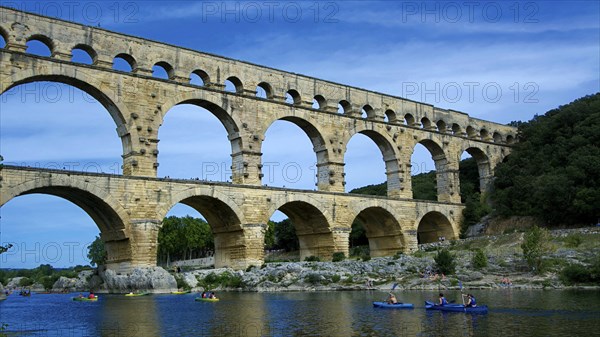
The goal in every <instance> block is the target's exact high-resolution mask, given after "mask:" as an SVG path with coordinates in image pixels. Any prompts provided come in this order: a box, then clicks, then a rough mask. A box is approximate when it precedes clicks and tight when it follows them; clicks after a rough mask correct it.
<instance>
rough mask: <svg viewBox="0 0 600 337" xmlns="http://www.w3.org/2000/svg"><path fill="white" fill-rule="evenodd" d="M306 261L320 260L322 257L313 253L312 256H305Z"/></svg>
mask: <svg viewBox="0 0 600 337" xmlns="http://www.w3.org/2000/svg"><path fill="white" fill-rule="evenodd" d="M304 261H306V262H320V261H321V259H320V258H319V257H318V256H314V255H311V256H307V257H305V258H304Z"/></svg>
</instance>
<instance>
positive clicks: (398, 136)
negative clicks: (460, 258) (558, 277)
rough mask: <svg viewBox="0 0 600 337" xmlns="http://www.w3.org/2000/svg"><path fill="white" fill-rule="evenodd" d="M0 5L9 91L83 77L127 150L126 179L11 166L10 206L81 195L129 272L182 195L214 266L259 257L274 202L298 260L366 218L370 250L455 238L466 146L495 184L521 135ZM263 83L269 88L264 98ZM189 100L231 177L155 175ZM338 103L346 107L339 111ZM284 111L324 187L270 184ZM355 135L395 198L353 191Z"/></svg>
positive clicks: (2, 77) (2, 73)
mask: <svg viewBox="0 0 600 337" xmlns="http://www.w3.org/2000/svg"><path fill="white" fill-rule="evenodd" d="M0 10H1V12H2V13H1V14H2V20H0V35H2V38H3V39H4V41H5V42H6V43H5V46H4V48H2V49H0V88H1V91H0V92H1V93H4V92H6V91H7V90H9V89H11V88H13V87H15V86H18V85H22V84H26V83H31V82H38V81H54V82H61V83H65V84H69V85H72V86H75V87H77V88H79V89H81V90H83V91H85V92H87V93H88V94H90V95H91V96H93V97H94V98H96V99H97V100H98V101H99V102H100V103H101V104H102V105H103V106H104V107H105V108H106V110H107V111H108V112H109V113H110V115H111V117H112V119H113V120H114V123H115V126H116V131H117V132H116V133H117V135H118V137H120V138H121V140H122V145H123V155H122V157H123V175H106V174H87V173H78V172H68V171H53V170H45V169H31V168H25V167H15V166H5V167H4V168H2V171H1V179H2V180H1V181H0V184H1V195H0V198H1V199H0V205H4V204H5V203H7V202H9V201H10V200H11V199H13V198H16V197H18V196H21V195H25V194H32V193H43V194H50V195H56V196H59V197H62V198H64V199H67V200H69V201H71V202H73V203H74V204H76V205H78V206H79V207H81V208H82V209H83V210H85V211H86V212H87V213H88V214H89V215H90V216H91V217H92V219H93V220H94V221H95V222H96V224H97V225H98V227H99V228H100V231H101V237H102V239H103V240H104V242H105V245H106V247H107V251H108V259H109V262H108V267H109V268H112V269H115V270H119V271H123V272H126V271H128V270H130V269H131V268H132V267H134V266H148V265H155V264H156V248H157V244H156V241H157V233H158V230H159V228H160V225H161V220H162V219H163V218H164V216H165V215H166V214H167V212H168V211H169V210H170V209H171V208H172V207H173V206H174V205H175V204H177V203H183V204H186V205H189V206H191V207H193V208H194V209H196V210H198V211H199V212H200V213H201V214H202V215H203V216H204V217H205V218H206V219H207V221H208V223H209V224H210V225H211V228H212V230H213V232H214V235H215V258H216V259H215V264H216V265H217V266H231V267H234V268H244V267H246V266H248V265H251V264H254V265H259V264H261V263H262V261H263V256H264V253H263V251H264V250H263V237H264V230H265V226H266V225H265V224H266V223H267V221H268V220H269V218H270V217H271V215H272V214H273V212H275V211H276V210H280V211H282V212H283V213H285V214H286V215H287V216H288V217H289V218H290V219H291V220H292V222H293V223H294V225H295V226H296V230H297V234H298V237H299V239H300V245H301V256H302V257H304V256H309V255H316V256H320V257H322V258H325V259H326V258H330V257H331V255H332V253H334V252H338V251H339V252H344V253H346V254H347V253H348V237H349V233H350V229H351V224H352V222H353V221H354V220H355V219H356V218H358V219H360V220H361V221H362V222H363V223H364V226H365V230H366V232H367V236H368V238H369V245H370V248H371V254H372V255H373V256H382V255H388V254H393V253H395V252H397V251H399V250H414V249H416V246H417V237H418V238H419V240H420V241H422V242H428V241H432V240H437V237H438V236H441V235H443V236H445V237H447V238H452V237H455V236H456V235H457V233H458V230H459V227H460V222H461V218H462V209H463V208H464V205H462V204H461V203H460V195H459V191H460V185H459V184H460V182H459V179H458V165H459V161H460V156H461V154H462V153H463V152H464V151H467V152H468V153H470V154H471V155H472V156H473V157H474V158H475V159H476V161H477V163H478V167H479V173H480V185H481V188H482V189H483V190H485V189H487V188H488V186H489V184H490V177H491V176H492V174H493V168H494V166H495V165H496V164H497V163H499V162H500V161H502V160H503V158H504V157H505V156H506V155H507V154H508V153H509V151H510V144H511V143H512V142H513V141H514V137H515V134H516V130H515V129H513V128H511V127H508V126H503V125H499V124H495V123H491V122H487V121H483V120H479V119H474V118H471V117H469V116H468V115H467V114H464V113H461V112H457V111H450V110H443V109H439V108H435V107H433V106H431V105H428V104H423V103H419V102H414V101H409V100H405V99H402V98H399V97H395V96H390V95H385V94H380V93H376V92H372V91H368V90H364V89H359V88H355V87H349V86H345V85H341V84H336V83H332V82H328V81H324V80H320V79H316V78H312V77H308V76H303V75H298V74H294V73H289V72H284V71H280V70H276V69H272V68H268V67H264V66H259V65H254V64H250V63H247V62H241V61H237V60H232V59H228V58H224V57H220V56H215V55H210V54H206V53H202V52H197V51H193V50H188V49H184V48H179V47H175V46H171V45H167V44H163V43H157V42H154V41H149V40H146V39H141V38H137V37H132V36H127V35H123V34H119V33H115V32H111V31H107V30H103V29H99V28H95V27H88V26H84V25H80V24H76V23H71V22H66V21H61V20H56V19H53V18H48V17H43V16H38V15H34V14H28V13H24V12H19V11H15V10H12V9H8V8H0ZM31 40H37V41H40V42H42V43H44V44H45V45H46V46H47V47H48V48H49V49H50V51H51V55H50V56H48V57H42V56H36V55H31V54H29V53H27V43H28V42H29V41H31ZM73 49H80V50H83V51H85V52H87V53H88V54H89V55H90V57H91V59H92V63H91V64H81V63H75V62H72V56H71V55H72V51H73ZM115 58H120V59H123V60H125V61H126V62H127V63H129V65H130V66H131V71H127V72H126V71H119V70H115V69H113V62H114V60H115ZM155 65H157V66H160V67H163V68H164V69H165V70H166V72H167V74H168V77H169V78H168V79H161V78H156V77H153V76H152V75H153V72H152V69H153V67H154V66H155ZM191 74H196V75H198V76H199V77H200V78H201V79H202V80H203V85H193V84H190V76H191ZM226 80H229V81H230V82H231V83H233V84H234V86H235V92H231V91H228V90H225V89H226V88H225V85H224V83H225V81H226ZM259 87H260V88H262V90H264V92H265V93H266V95H265V96H266V97H257V95H256V92H257V89H258V88H259ZM262 90H261V91H262ZM286 95H287V96H289V97H291V98H292V102H289V100H286ZM313 102H316V104H313ZM184 103H186V104H194V105H197V106H200V107H203V108H205V109H207V110H208V111H210V112H211V113H212V114H214V115H215V116H216V117H217V118H218V119H219V120H220V121H221V123H222V124H223V125H224V126H225V128H226V130H227V132H228V139H229V141H230V142H231V157H232V166H231V169H232V172H233V174H232V183H209V182H205V181H189V180H176V179H160V178H157V167H158V163H159V159H160V154H159V149H158V143H159V139H158V135H159V130H160V126H161V124H162V122H163V119H164V118H165V115H166V114H167V113H168V111H169V110H170V109H171V108H172V107H173V106H175V105H178V104H184ZM338 104H339V105H341V107H342V108H343V110H344V111H343V113H338ZM363 111H364V112H366V116H363ZM277 120H285V121H288V122H291V123H294V124H296V125H297V126H298V127H300V128H301V129H302V130H303V131H304V132H305V133H306V134H307V136H308V137H309V138H310V140H311V142H312V144H313V146H314V152H315V157H316V162H317V167H318V169H317V170H318V172H317V188H318V191H306V190H291V189H281V188H267V187H263V186H262V185H261V178H262V176H263V175H262V173H261V168H262V165H261V145H262V141H263V139H264V135H265V132H266V130H267V129H268V128H269V126H270V125H271V124H272V123H274V122H275V121H277ZM90 132H93V126H90ZM357 133H361V134H364V135H366V136H368V137H369V138H370V139H372V140H373V141H374V142H375V143H376V144H377V146H378V147H379V149H380V150H381V154H382V160H383V161H384V162H385V167H386V174H387V187H388V196H387V197H372V196H360V195H349V194H346V193H344V185H345V181H344V176H345V174H344V154H345V151H346V145H347V143H348V142H349V140H350V138H351V137H352V136H353V135H355V134H357ZM417 143H421V144H423V145H424V146H425V147H426V148H427V149H428V150H429V151H430V152H431V154H432V157H433V160H434V162H435V166H436V171H437V184H438V187H437V189H438V201H437V202H433V201H419V200H413V199H412V190H411V175H410V172H411V169H410V158H411V155H412V152H413V149H414V147H415V145H416V144H417ZM7 160H8V159H7Z"/></svg>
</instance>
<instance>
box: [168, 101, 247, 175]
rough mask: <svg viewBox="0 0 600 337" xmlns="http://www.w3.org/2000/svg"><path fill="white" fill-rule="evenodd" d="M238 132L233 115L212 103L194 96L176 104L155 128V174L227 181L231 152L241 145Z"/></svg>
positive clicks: (237, 149)
mask: <svg viewBox="0 0 600 337" xmlns="http://www.w3.org/2000/svg"><path fill="white" fill-rule="evenodd" d="M238 132H239V129H238V127H237V124H236V122H235V121H234V120H233V118H232V117H231V116H230V115H229V114H228V113H227V111H225V110H223V109H222V108H221V107H219V106H217V105H216V104H213V103H211V102H208V101H205V100H195V99H194V100H186V101H182V102H179V103H177V104H176V105H175V106H173V107H172V108H171V109H169V110H168V111H167V112H166V114H165V116H164V118H163V122H162V124H161V126H160V128H159V130H158V136H159V139H161V141H160V143H159V145H158V149H159V154H160V155H159V159H160V166H159V167H158V175H159V176H161V177H168V178H171V177H173V178H175V177H177V178H184V179H194V180H208V181H231V179H232V178H231V165H232V154H235V153H238V152H239V151H240V149H241V148H242V146H241V139H240V138H239V137H237V136H235V135H237V133H238ZM199 149H205V150H204V151H199Z"/></svg>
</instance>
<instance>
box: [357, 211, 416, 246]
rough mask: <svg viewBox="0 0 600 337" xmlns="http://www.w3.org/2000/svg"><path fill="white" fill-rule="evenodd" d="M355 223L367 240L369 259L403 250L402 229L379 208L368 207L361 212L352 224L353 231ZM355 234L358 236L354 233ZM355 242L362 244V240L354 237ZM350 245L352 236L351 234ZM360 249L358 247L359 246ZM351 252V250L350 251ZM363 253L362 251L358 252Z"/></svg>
mask: <svg viewBox="0 0 600 337" xmlns="http://www.w3.org/2000/svg"><path fill="white" fill-rule="evenodd" d="M355 223H357V224H358V225H359V226H361V227H362V228H363V230H364V236H365V238H366V239H367V240H368V251H369V255H370V256H371V257H381V256H391V255H394V254H396V253H398V252H400V251H403V250H404V249H405V243H404V236H403V234H402V229H401V227H400V224H399V223H398V221H397V220H396V218H395V217H394V216H393V215H392V214H391V213H390V212H388V211H387V210H386V209H384V208H381V207H369V208H366V209H364V210H362V211H361V212H360V213H359V214H358V215H357V216H356V219H355V220H354V222H353V224H352V228H353V231H354V229H355V228H357V229H358V228H359V227H358V226H356V227H355ZM356 234H360V233H358V232H356ZM355 239H356V242H358V243H363V242H364V239H362V238H360V237H356V238H355ZM351 244H352V234H351ZM359 247H360V246H359ZM351 250H352V249H351ZM359 251H360V252H361V253H364V250H359Z"/></svg>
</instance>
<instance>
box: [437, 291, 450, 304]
mask: <svg viewBox="0 0 600 337" xmlns="http://www.w3.org/2000/svg"><path fill="white" fill-rule="evenodd" d="M446 304H448V301H446V298H445V297H444V294H442V293H440V298H439V299H438V303H437V305H446Z"/></svg>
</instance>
